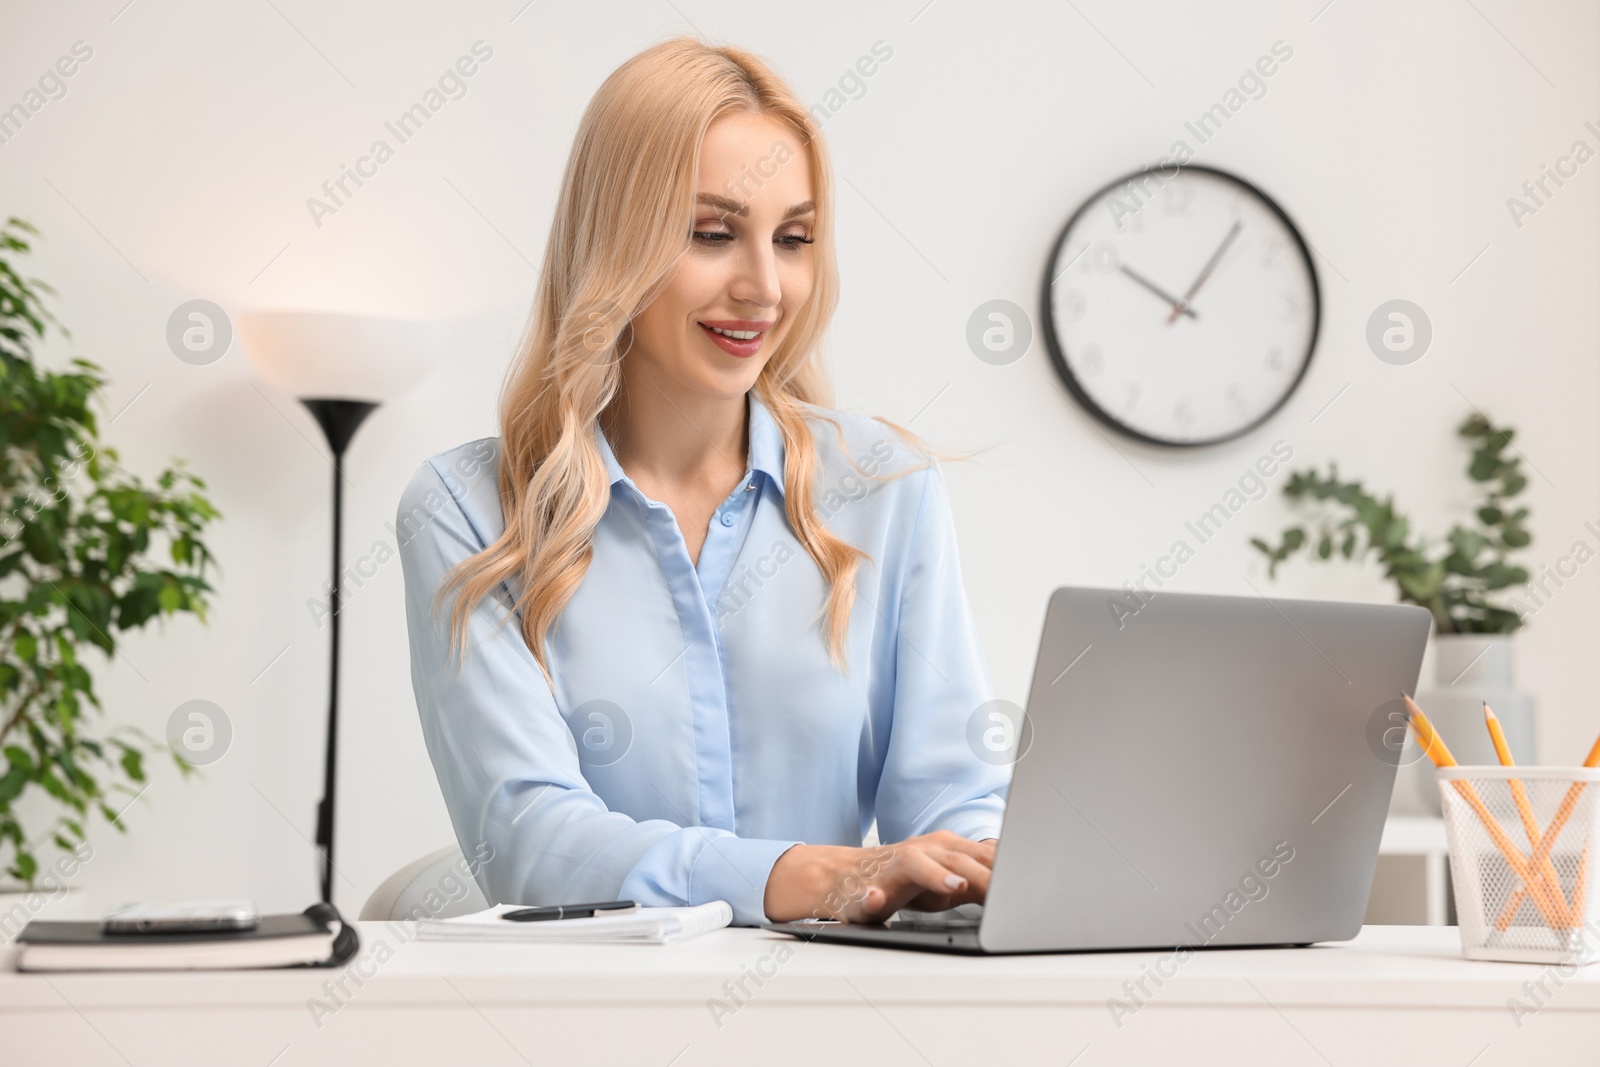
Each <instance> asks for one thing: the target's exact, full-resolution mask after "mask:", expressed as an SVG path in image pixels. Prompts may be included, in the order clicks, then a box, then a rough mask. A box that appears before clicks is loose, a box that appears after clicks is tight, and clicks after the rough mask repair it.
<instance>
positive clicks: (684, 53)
mask: <svg viewBox="0 0 1600 1067" xmlns="http://www.w3.org/2000/svg"><path fill="white" fill-rule="evenodd" d="M733 112H758V113H761V114H764V115H768V116H770V117H772V118H774V119H776V120H777V121H779V122H781V123H783V124H784V125H786V126H788V127H789V128H790V129H791V130H793V131H794V133H795V134H796V135H797V136H798V137H799V139H800V141H801V143H802V144H803V145H805V146H807V147H808V148H809V150H810V158H811V181H812V186H813V199H814V200H815V202H816V224H815V226H814V228H813V230H812V238H813V240H814V242H815V243H814V244H812V245H811V246H810V248H811V253H812V257H813V263H814V266H815V283H814V287H813V290H812V293H811V296H810V298H809V299H808V300H807V301H806V302H805V304H804V305H803V306H802V307H801V308H800V310H799V311H798V312H797V313H796V314H795V316H794V320H793V323H792V325H791V326H790V328H789V332H788V334H787V335H786V336H785V337H784V339H783V341H782V343H781V344H779V346H778V347H777V349H776V350H775V351H774V352H773V353H772V355H771V357H770V358H769V359H768V361H767V363H766V364H765V366H763V367H762V370H761V373H760V376H759V377H758V378H757V380H756V383H755V386H754V388H755V391H756V393H757V394H758V395H759V397H760V398H761V400H762V402H763V403H764V404H765V405H766V406H767V408H768V409H769V410H770V412H771V414H772V417H773V420H774V421H775V422H776V423H777V425H778V428H779V430H780V431H781V432H782V436H783V445H784V457H785V462H784V501H785V509H786V512H787V516H788V520H789V525H790V527H791V528H792V529H793V532H794V535H795V537H796V539H797V540H799V542H800V543H801V544H802V545H803V546H805V549H806V552H807V553H809V554H810V556H811V558H812V559H813V560H815V561H816V565H817V567H818V568H819V569H820V570H821V572H822V574H823V576H824V578H825V579H826V580H827V583H828V585H829V592H828V596H827V600H826V602H825V604H824V605H823V607H822V608H821V609H820V610H819V611H818V619H819V620H820V618H821V616H822V614H823V613H824V612H826V613H827V616H828V621H827V626H826V641H827V645H828V651H829V658H830V661H831V662H832V663H833V664H834V665H835V666H836V667H838V668H839V669H840V670H842V671H843V670H848V666H847V664H846V662H845V655H844V644H845V637H846V633H847V630H848V627H849V620H850V612H851V608H852V606H853V604H854V600H855V578H856V574H857V570H858V568H859V566H860V563H861V560H862V559H863V558H867V555H866V553H865V552H863V551H862V550H860V549H858V548H856V547H855V546H854V545H851V544H849V543H848V542H846V541H844V540H843V539H841V538H839V537H836V536H834V535H833V534H832V533H830V532H829V531H828V529H827V527H826V526H825V525H824V524H823V522H822V520H821V519H820V518H819V517H818V515H817V513H816V508H815V505H814V502H813V499H812V495H813V494H812V486H813V479H814V476H815V473H816V445H815V443H814V441H813V439H812V436H811V430H810V428H809V427H808V426H807V425H806V421H805V419H806V416H807V415H808V414H810V415H814V416H816V417H820V418H823V419H825V420H827V421H829V422H832V423H833V424H834V426H835V427H836V428H839V424H838V421H837V420H835V419H832V418H831V417H829V416H827V415H826V414H825V413H821V412H814V411H813V412H807V410H806V406H807V405H811V406H813V407H823V408H826V407H831V406H832V388H831V385H830V383H829V381H828V377H827V373H826V369H825V368H824V366H823V364H822V361H821V358H820V353H819V347H820V342H821V339H822V334H823V331H824V329H825V328H826V326H827V324H828V321H829V319H830V318H831V317H832V315H833V311H834V307H835V305H836V304H837V302H838V294H839V274H838V267H837V264H836V262H835V259H834V246H833V222H834V196H833V180H832V168H831V165H830V163H829V159H828V151H827V147H826V145H825V144H824V142H823V140H822V135H821V130H820V129H819V128H818V126H817V125H816V123H815V121H814V120H813V118H812V116H811V114H810V113H809V112H808V111H807V110H806V108H805V106H804V105H803V104H801V103H800V101H799V99H798V98H797V97H796V96H795V95H794V93H793V92H792V91H791V90H790V89H789V87H788V86H787V85H785V84H784V83H783V82H782V80H780V79H779V78H778V77H777V76H776V75H775V74H774V73H773V72H772V71H771V70H770V69H769V68H768V67H767V66H766V65H765V64H764V63H762V62H761V61H760V60H759V59H757V58H756V57H755V56H753V55H750V54H749V53H747V52H743V51H740V50H739V49H736V48H729V47H713V46H710V45H707V44H705V43H703V42H701V41H698V40H695V39H694V38H690V37H680V38H676V39H673V40H669V41H665V42H663V43H661V44H659V45H656V46H655V47H653V48H650V49H648V50H646V51H644V52H641V53H640V54H638V55H636V56H634V57H633V58H632V59H630V60H628V61H627V62H626V63H624V64H623V65H622V66H621V67H619V68H617V70H616V71H615V72H613V73H612V74H611V76H610V77H608V78H607V79H606V80H605V82H604V84H602V85H601V86H600V89H599V90H598V91H597V92H596V93H595V96H594V98H593V100H591V101H590V103H589V106H588V108H587V109H586V110H585V112H584V115H583V119H582V122H581V123H580V124H579V127H578V132H577V135H576V137H575V139H574V141H573V146H572V153H571V155H570V156H569V158H568V160H567V168H566V174H565V176H564V177H563V179H562V183H561V192H560V196H559V199H558V202H557V207H556V212H555V219H554V222H553V223H552V224H551V228H550V240H549V243H548V244H547V245H546V246H545V253H544V265H543V273H542V274H541V275H540V278H539V283H538V288H537V293H536V296H535V299H534V307H533V311H532V315H531V317H530V321H529V327H528V331H527V333H526V335H525V337H524V340H523V342H522V343H521V345H520V346H519V351H518V354H517V356H516V358H515V359H514V360H513V361H512V364H511V366H510V368H509V369H508V371H507V374H506V380H505V384H504V386H503V388H502V392H501V398H500V426H501V451H500V473H499V490H500V503H501V508H502V510H503V512H504V516H505V529H504V532H503V533H501V535H500V536H499V537H498V538H497V539H496V540H495V542H494V543H493V544H491V545H490V546H489V547H487V548H486V549H484V550H483V551H482V552H479V553H478V554H477V555H475V556H473V557H472V558H470V559H467V560H464V561H463V562H461V563H459V564H457V565H456V566H455V567H453V568H451V570H450V572H449V573H448V574H446V575H445V578H444V580H443V581H442V582H441V583H440V588H439V591H438V599H439V600H442V599H443V598H444V597H445V596H446V595H447V594H448V593H450V592H452V591H457V590H459V593H460V595H458V596H457V597H456V600H455V604H454V607H453V610H452V612H451V642H450V649H451V654H452V656H455V655H457V654H459V653H461V652H462V651H463V650H464V649H465V646H466V643H467V636H468V631H469V626H470V616H471V613H472V611H473V610H474V608H475V607H476V605H477V604H478V603H479V602H480V601H481V600H482V599H483V598H484V597H486V596H488V595H489V594H490V593H491V592H492V591H493V590H494V589H495V588H496V587H497V586H498V585H499V584H500V583H502V582H507V581H508V580H509V579H511V578H513V577H515V576H518V575H520V576H521V577H522V578H523V580H524V587H525V591H524V592H523V594H522V596H521V597H520V599H519V600H518V601H517V604H516V607H517V609H519V610H520V611H521V613H522V636H523V639H524V640H525V641H526V642H527V644H528V647H529V648H530V649H531V650H532V651H533V655H534V659H535V660H536V661H537V662H538V664H539V669H540V670H541V671H542V672H543V673H544V676H545V680H546V681H547V682H551V684H552V687H553V681H552V679H551V675H550V669H549V665H548V663H547V654H546V649H545V639H546V636H547V634H548V633H549V631H550V629H551V627H552V626H554V624H555V623H556V620H557V619H558V618H559V616H560V614H561V612H562V610H563V608H564V607H565V606H566V604H567V602H568V601H569V600H570V599H571V597H572V595H573V593H574V592H576V591H577V588H578V586H579V584H580V583H581V582H582V580H583V576H584V574H585V573H586V571H587V570H588V566H589V562H590V559H591V557H592V555H593V547H592V537H593V534H594V530H595V527H596V526H597V525H598V524H599V522H600V519H601V516H602V515H604V514H605V510H606V505H607V502H608V500H609V499H610V487H609V484H608V479H607V476H606V469H605V462H604V460H603V458H602V456H601V454H600V449H599V446H598V445H597V444H596V442H595V440H594V428H595V425H596V419H597V418H598V417H599V416H600V414H601V412H602V411H604V410H605V409H606V408H607V406H608V405H609V404H610V403H611V402H612V400H613V398H614V397H615V396H616V395H617V391H618V388H619V384H620V381H621V361H622V359H623V357H624V356H625V354H626V352H627V349H628V345H629V343H630V342H631V339H632V336H631V332H630V330H629V328H628V323H629V321H630V320H631V319H632V318H633V317H634V316H635V315H636V314H638V313H639V312H640V311H641V310H643V309H644V308H645V307H646V306H647V305H648V304H649V303H650V301H651V300H652V299H653V298H654V296H655V295H656V294H657V293H658V292H659V291H660V289H662V288H663V287H664V285H665V283H666V280H667V279H668V278H669V275H670V272H671V270H672V268H673V265H674V264H675V263H676V262H677V260H678V258H679V257H680V256H682V255H683V254H684V252H685V251H686V250H687V249H688V247H689V241H690V230H691V229H692V228H693V218H694V216H693V212H694V210H695V197H696V193H697V185H698V180H699V167H700V144H701V141H702V139H703V138H704V137H705V134H706V130H707V129H708V128H709V127H710V126H711V124H712V123H713V122H715V121H716V120H717V119H718V118H720V117H721V116H723V115H725V114H729V113H733ZM878 421H880V422H883V423H884V424H885V425H887V426H889V427H891V428H892V429H894V430H895V431H896V432H897V433H899V434H900V435H901V437H902V438H903V439H904V440H905V441H906V442H907V443H909V444H911V445H913V447H915V448H916V449H917V450H918V451H919V452H920V453H921V454H922V455H923V457H925V461H924V462H921V463H919V464H913V465H911V466H908V467H904V468H901V469H898V470H894V471H891V472H888V473H886V474H882V475H876V474H869V473H868V472H866V471H863V470H861V468H860V467H859V466H857V467H856V469H857V470H858V471H859V472H860V473H862V474H863V475H865V476H867V477H877V478H894V477H902V476H904V475H906V474H910V473H912V472H913V471H915V470H920V469H922V468H923V467H925V466H928V465H929V464H930V463H932V462H937V460H938V459H941V458H948V457H947V455H946V454H945V453H942V452H937V451H936V450H934V449H932V448H930V447H929V446H928V445H927V444H926V443H925V442H923V441H922V439H921V438H919V437H917V436H916V435H915V434H913V433H911V431H909V430H907V429H905V428H904V427H901V426H899V425H898V424H896V423H893V422H890V421H889V420H887V419H879V420H878ZM839 439H840V442H841V444H842V443H843V441H844V435H843V430H842V428H840V429H839ZM847 458H848V455H847ZM851 464H852V465H853V466H854V465H855V463H854V460H851ZM508 587H509V586H508ZM438 607H439V605H438V603H437V602H436V603H435V605H434V610H435V612H436V613H437V611H438Z"/></svg>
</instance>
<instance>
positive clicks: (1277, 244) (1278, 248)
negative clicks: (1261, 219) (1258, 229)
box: [1261, 237, 1283, 267]
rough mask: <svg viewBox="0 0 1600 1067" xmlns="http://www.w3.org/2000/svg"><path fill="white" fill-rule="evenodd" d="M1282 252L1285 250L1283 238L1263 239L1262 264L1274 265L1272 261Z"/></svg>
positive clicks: (1264, 265)
mask: <svg viewBox="0 0 1600 1067" xmlns="http://www.w3.org/2000/svg"><path fill="white" fill-rule="evenodd" d="M1282 252H1283V240H1282V239H1281V238H1278V237H1269V238H1268V239H1267V240H1265V241H1262V242H1261V265H1262V266H1263V267H1270V266H1272V261H1273V260H1275V259H1277V258H1278V256H1279V254H1281V253H1282Z"/></svg>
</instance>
